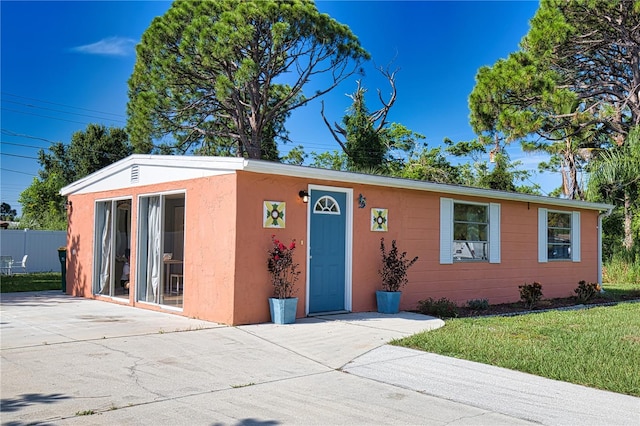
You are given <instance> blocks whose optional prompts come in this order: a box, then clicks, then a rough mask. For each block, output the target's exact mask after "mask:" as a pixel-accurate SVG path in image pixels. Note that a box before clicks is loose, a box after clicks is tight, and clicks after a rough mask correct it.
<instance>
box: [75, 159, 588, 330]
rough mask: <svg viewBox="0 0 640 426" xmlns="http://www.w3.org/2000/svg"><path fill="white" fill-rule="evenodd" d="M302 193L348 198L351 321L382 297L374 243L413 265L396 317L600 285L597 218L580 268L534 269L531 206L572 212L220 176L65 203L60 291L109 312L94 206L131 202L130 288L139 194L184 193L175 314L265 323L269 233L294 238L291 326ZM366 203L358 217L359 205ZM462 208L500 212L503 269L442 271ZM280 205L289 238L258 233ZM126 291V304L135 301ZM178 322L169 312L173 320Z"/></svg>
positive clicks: (302, 288)
mask: <svg viewBox="0 0 640 426" xmlns="http://www.w3.org/2000/svg"><path fill="white" fill-rule="evenodd" d="M309 184H316V185H324V186H330V187H331V186H333V187H339V188H352V189H353V195H354V200H353V202H354V206H353V253H352V311H354V312H363V311H373V310H375V309H376V303H375V291H376V290H378V289H380V279H379V276H378V273H377V271H378V268H379V267H380V250H379V247H380V238H381V237H384V238H385V241H386V242H387V244H388V245H389V246H390V244H391V241H392V240H393V239H395V240H397V243H398V247H399V249H400V251H407V252H408V256H419V257H420V259H419V261H418V262H417V263H416V264H415V265H414V266H413V267H412V268H411V269H410V270H409V281H410V282H409V285H408V286H407V287H405V288H404V289H403V295H402V301H401V309H403V310H413V309H415V308H416V305H417V303H418V301H419V300H423V299H426V298H428V297H433V298H441V297H446V298H448V299H450V300H453V301H455V302H456V303H458V304H464V303H465V302H466V301H467V300H470V299H477V298H487V299H489V302H490V303H493V304H495V303H503V302H512V301H517V300H519V292H518V286H519V285H521V284H523V283H525V282H533V281H538V282H540V283H541V284H542V285H543V293H544V297H545V298H550V297H566V296H571V295H572V294H573V289H574V288H576V286H577V283H578V281H579V280H587V281H597V279H598V277H597V265H598V259H597V217H598V212H597V211H593V210H580V212H581V220H580V223H581V238H580V241H581V262H571V261H550V262H548V263H539V262H538V222H537V221H538V207H546V208H550V209H554V210H563V211H571V210H576V209H563V208H554V207H552V206H543V205H536V204H533V203H531V204H529V203H526V202H516V201H499V200H498V201H496V200H492V199H486V198H477V197H467V196H452V195H449V194H439V193H432V192H423V191H416V190H409V189H398V188H388V187H380V186H371V185H351V184H345V183H343V182H330V181H318V180H313V181H312V180H309V179H303V178H294V177H286V176H277V175H269V174H261V173H250V172H244V171H241V172H237V173H235V174H228V175H222V176H214V177H207V178H199V179H192V180H187V181H180V182H171V183H166V184H160V185H152V186H145V187H135V188H129V189H124V190H117V191H109V192H100V193H94V194H84V195H72V196H70V197H69V199H70V200H71V201H72V203H73V207H72V211H71V213H70V215H69V231H68V234H69V235H68V241H69V247H68V256H67V262H68V263H67V292H68V293H69V294H73V295H76V296H82V297H89V298H100V299H105V300H112V301H115V302H120V303H122V302H125V303H126V300H123V299H117V298H114V299H112V298H108V297H103V296H95V295H93V291H92V274H93V245H94V241H93V238H94V237H93V235H94V209H95V207H94V202H95V200H97V199H114V198H120V197H132V229H131V232H132V236H133V238H132V247H131V270H132V275H131V277H132V279H133V284H134V285H135V271H136V268H137V266H138V265H137V262H136V258H135V253H136V251H137V244H136V240H135V237H136V236H137V232H138V229H137V221H136V218H137V215H138V196H139V195H150V194H154V193H158V192H165V191H184V192H185V203H186V205H185V254H184V258H185V264H184V282H185V286H184V309H183V310H182V311H181V312H178V313H179V314H182V315H185V316H190V317H196V318H201V319H205V320H210V321H216V322H220V323H225V324H234V325H235V324H248V323H259V322H266V321H269V308H268V303H267V299H268V298H269V297H270V296H271V295H272V287H271V284H270V281H269V275H268V273H267V269H266V260H267V251H268V250H269V248H270V246H271V235H273V234H275V235H276V236H277V238H279V239H280V240H283V241H286V242H287V243H288V242H289V241H290V240H291V239H296V240H297V242H298V248H297V250H296V257H295V259H296V260H297V261H298V262H299V263H300V271H301V274H300V280H299V281H298V286H297V288H298V291H297V294H296V295H297V296H298V298H299V300H298V316H299V317H301V316H304V315H305V301H306V281H305V279H306V250H307V241H306V236H307V208H309V206H308V205H307V204H304V203H303V202H302V200H300V198H299V197H298V192H299V191H300V190H302V189H307V188H308V185H309ZM359 194H362V195H363V196H364V197H366V200H367V205H366V207H365V208H362V209H361V208H358V205H357V199H358V195H359ZM441 197H446V198H453V199H454V200H459V201H464V200H467V201H474V202H487V203H488V202H498V203H499V204H500V205H501V232H500V240H501V262H500V263H499V264H490V263H487V262H466V263H453V264H448V265H441V264H440V263H439V259H440V255H439V252H440V247H439V246H440V243H439V241H440V231H439V227H440V198H441ZM269 200H272V201H285V202H286V203H287V205H286V218H285V219H286V228H284V229H272V228H263V202H264V201H269ZM371 208H387V209H388V211H389V217H388V219H389V221H388V225H389V231H388V232H372V231H371V230H370V217H371ZM133 295H134V291H131V296H130V299H129V302H128V303H129V304H130V305H134V306H139V307H144V308H146V309H154V310H161V309H163V308H162V307H160V306H156V305H151V304H147V303H138V302H135V300H134V296H133ZM171 312H175V311H171Z"/></svg>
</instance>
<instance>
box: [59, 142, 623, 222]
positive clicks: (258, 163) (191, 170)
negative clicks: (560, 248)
mask: <svg viewBox="0 0 640 426" xmlns="http://www.w3.org/2000/svg"><path fill="white" fill-rule="evenodd" d="M132 166H145V167H153V168H162V169H164V170H162V173H157V174H155V175H154V178H155V180H154V181H153V182H149V181H141V182H140V183H139V184H137V185H147V184H149V183H164V182H171V181H177V180H184V179H189V178H193V177H196V176H197V177H206V176H213V175H216V174H224V173H235V172H237V171H239V170H243V171H247V172H254V173H265V174H273V175H282V176H291V177H299V178H305V179H321V180H331V181H335V182H342V183H350V184H361V185H374V186H384V187H390V188H402V189H412V190H418V191H427V192H439V193H443V194H448V195H458V196H469V197H481V198H489V199H492V200H511V201H521V202H529V203H536V204H543V205H551V206H563V207H574V208H581V209H588V210H599V211H605V210H606V211H609V210H611V209H613V207H614V206H612V205H609V204H602V203H591V202H585V201H577V200H568V199H564V198H553V197H544V196H540V195H530V194H522V193H518V192H507V191H496V190H492V189H483V188H472V187H468V186H462V185H451V184H443V183H433V182H425V181H419V180H411V179H403V178H396V177H389V176H377V175H367V174H361V173H353V172H343V171H337V170H328V169H318V168H313V167H308V166H293V165H290V164H282V163H276V162H271V161H264V160H248V159H244V158H239V157H207V156H193V155H189V156H186V155H148V154H134V155H131V156H129V157H127V158H124V159H122V160H120V161H117V162H116V163H113V164H111V165H110V166H107V167H105V168H103V169H101V170H98V171H97V172H95V173H92V174H90V175H88V176H86V177H84V178H82V179H80V180H78V181H76V182H73V183H71V184H69V185H67V186H65V187H64V188H62V189H61V190H60V194H61V195H62V196H67V195H73V194H76V193H86V192H92V190H91V188H90V187H91V186H93V185H95V184H97V183H98V182H101V181H103V180H105V178H106V177H109V176H112V175H115V174H117V173H122V172H123V171H126V170H128V169H130V168H131V167H132ZM312 183H315V182H312ZM137 185H136V184H127V185H126V186H123V187H131V186H137ZM113 189H120V188H115V187H114V188H113Z"/></svg>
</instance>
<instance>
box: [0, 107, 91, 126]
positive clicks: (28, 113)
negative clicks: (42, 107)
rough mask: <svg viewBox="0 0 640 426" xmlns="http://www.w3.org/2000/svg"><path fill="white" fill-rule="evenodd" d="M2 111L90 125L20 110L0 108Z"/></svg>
mask: <svg viewBox="0 0 640 426" xmlns="http://www.w3.org/2000/svg"><path fill="white" fill-rule="evenodd" d="M0 109H2V110H3V111H10V112H15V113H18V114H24V115H33V116H34V117H42V118H49V119H51V120H59V121H66V122H68V123H77V124H82V125H86V124H88V123H87V122H86V121H75V120H67V119H64V118H58V117H51V116H48V115H42V114H35V113H33V112H25V111H19V110H17V109H11V108H4V107H3V108H0Z"/></svg>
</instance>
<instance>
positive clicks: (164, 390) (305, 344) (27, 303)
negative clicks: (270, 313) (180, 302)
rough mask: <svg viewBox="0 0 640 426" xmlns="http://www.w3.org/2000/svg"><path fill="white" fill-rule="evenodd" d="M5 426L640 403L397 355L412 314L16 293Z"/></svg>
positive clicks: (438, 413) (515, 413) (422, 414)
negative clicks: (156, 305)
mask: <svg viewBox="0 0 640 426" xmlns="http://www.w3.org/2000/svg"><path fill="white" fill-rule="evenodd" d="M0 313H1V324H0V332H1V334H0V337H1V340H0V347H1V355H0V357H1V363H0V374H1V378H2V381H1V383H0V397H1V401H0V402H1V403H0V418H1V422H2V424H51V425H76V424H77V425H81V424H82V425H85V424H93V425H103V424H104V425H113V424H119V425H135V424H157V425H213V424H215V425H257V424H264V425H276V424H303V425H334V424H336V425H337V424H350V425H358V424H367V425H368V424H423V425H445V424H453V425H486V424H491V425H517V424H547V425H562V424H567V425H569V424H571V425H574V424H581V425H589V424H593V425H596V424H597V425H602V424H616V425H624V424H638V423H639V420H640V414H639V413H640V409H639V408H640V399H639V398H634V397H630V396H626V395H619V394H614V393H611V392H604V391H599V390H595V389H590V388H585V387H582V386H577V385H571V384H567V383H563V382H556V381H553V380H548V379H543V378H539V377H536V376H531V375H528V374H523V373H519V372H515V371H510V370H504V369H500V368H497V367H492V366H486V365H482V364H477V363H472V362H468V361H462V360H456V359H451V358H447V357H440V356H437V355H433V354H427V353H424V352H419V351H414V350H410V349H406V348H398V347H394V346H390V345H387V342H389V341H390V340H391V339H395V338H399V337H403V336H407V335H410V334H413V333H415V332H418V331H421V330H426V329H431V328H436V327H440V326H442V321H440V320H438V319H434V318H431V317H427V316H422V315H418V314H413V313H408V312H403V313H400V314H398V315H382V314H377V313H363V314H341V315H328V316H319V317H318V316H317V317H313V318H304V319H298V320H297V321H296V323H295V324H291V325H275V324H258V325H248V326H239V327H228V326H223V325H219V324H215V323H210V322H206V321H200V320H195V319H191V318H185V317H181V316H178V315H172V314H167V313H161V312H153V311H148V310H143V309H136V308H132V307H128V306H123V305H118V304H114V303H105V302H100V301H95V300H88V299H81V298H73V297H70V296H66V295H63V294H60V293H59V292H39V293H11V294H2V298H1V303H0Z"/></svg>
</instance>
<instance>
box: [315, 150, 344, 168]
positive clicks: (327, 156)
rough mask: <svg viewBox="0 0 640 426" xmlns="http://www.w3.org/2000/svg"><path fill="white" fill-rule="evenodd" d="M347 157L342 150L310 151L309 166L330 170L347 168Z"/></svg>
mask: <svg viewBox="0 0 640 426" xmlns="http://www.w3.org/2000/svg"><path fill="white" fill-rule="evenodd" d="M348 162H349V159H348V157H347V154H345V153H344V152H343V151H337V150H333V151H325V152H321V153H317V152H315V151H314V152H312V153H311V164H310V166H311V167H317V168H319V169H330V170H342V171H345V170H348V165H347V164H348Z"/></svg>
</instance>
